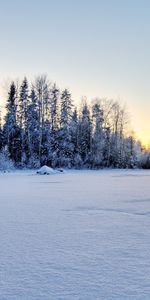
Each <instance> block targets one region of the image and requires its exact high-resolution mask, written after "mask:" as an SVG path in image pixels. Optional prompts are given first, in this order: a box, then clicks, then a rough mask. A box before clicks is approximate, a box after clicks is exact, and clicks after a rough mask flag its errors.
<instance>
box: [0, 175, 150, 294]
mask: <svg viewBox="0 0 150 300" xmlns="http://www.w3.org/2000/svg"><path fill="white" fill-rule="evenodd" d="M34 173H35V172H34V171H31V172H26V171H24V172H14V173H8V174H0V300H76V299H77V300H101V299H106V300H111V299H114V300H124V299H128V300H130V299H132V300H133V299H134V300H149V299H150V171H142V170H139V171H138V170H108V171H107V170H101V171H67V172H66V173H62V174H54V175H49V176H47V175H45V176H40V175H36V174H34Z"/></svg>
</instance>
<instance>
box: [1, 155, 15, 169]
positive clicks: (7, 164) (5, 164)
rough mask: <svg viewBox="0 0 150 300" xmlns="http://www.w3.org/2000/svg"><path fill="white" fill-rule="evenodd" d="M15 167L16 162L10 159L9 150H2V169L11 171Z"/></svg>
mask: <svg viewBox="0 0 150 300" xmlns="http://www.w3.org/2000/svg"><path fill="white" fill-rule="evenodd" d="M12 169H14V163H13V161H12V160H11V159H9V156H8V153H7V151H5V150H3V151H2V152H0V171H9V170H12Z"/></svg>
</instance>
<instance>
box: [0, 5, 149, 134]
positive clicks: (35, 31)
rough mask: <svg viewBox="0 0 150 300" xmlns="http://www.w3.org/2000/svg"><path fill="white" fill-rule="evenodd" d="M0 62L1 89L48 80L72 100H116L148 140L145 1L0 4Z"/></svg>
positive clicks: (147, 55) (147, 6)
mask: <svg viewBox="0 0 150 300" xmlns="http://www.w3.org/2000/svg"><path fill="white" fill-rule="evenodd" d="M0 62H1V63H0V82H1V83H2V85H3V84H4V81H5V80H6V79H7V78H16V77H19V78H20V77H23V76H24V75H27V76H29V77H30V76H34V75H36V74H39V73H47V74H48V76H49V78H50V79H51V80H53V81H56V82H57V83H58V85H59V86H60V87H62V88H63V87H68V88H70V90H71V91H72V94H73V97H74V98H75V99H76V100H77V99H78V100H80V98H81V96H87V97H88V98H89V99H91V98H94V97H96V96H100V97H104V96H106V97H111V98H121V99H122V101H123V102H126V103H127V106H128V108H129V110H130V112H131V116H132V123H133V127H134V129H135V130H136V131H137V133H138V134H139V136H140V137H141V138H143V140H144V139H145V140H148V139H150V138H149V133H150V122H149V114H150V84H149V81H150V1H149V0H76V1H75V0H55V1H54V0H53V1H51V0H41V1H39V0H30V1H29V0H26V1H23V0H13V1H12V0H9V1H8V0H5V1H4V0H3V1H2V0H0ZM1 94H2V92H1Z"/></svg>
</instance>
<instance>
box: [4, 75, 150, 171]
mask: <svg viewBox="0 0 150 300" xmlns="http://www.w3.org/2000/svg"><path fill="white" fill-rule="evenodd" d="M129 123H130V122H129V115H128V112H127V111H126V109H125V108H124V106H123V105H121V103H120V102H119V101H116V100H112V99H111V100H110V99H101V98H95V99H94V100H92V101H91V102H90V104H89V102H88V101H86V98H83V99H82V101H81V103H80V105H78V106H77V105H75V103H74V101H73V100H72V95H71V93H70V91H69V90H68V89H64V90H61V89H60V88H59V87H58V86H57V85H56V83H51V82H50V81H49V80H48V78H47V76H45V75H41V76H37V77H36V78H35V79H34V81H33V82H29V81H28V79H27V78H26V77H25V78H24V79H23V81H22V82H21V84H20V85H19V84H15V82H11V84H10V86H9V90H8V97H7V100H6V107H5V115H4V117H3V118H2V117H1V119H0V164H3V163H4V161H7V162H9V163H10V164H12V165H14V166H15V167H17V168H24V167H27V168H38V167H39V166H42V165H44V164H46V165H48V166H51V167H53V168H56V167H64V168H91V169H96V168H136V167H143V168H149V167H150V155H149V152H148V151H146V150H144V149H143V148H142V146H141V143H140V142H139V141H136V139H135V138H134V134H133V133H132V130H131V129H130V125H129Z"/></svg>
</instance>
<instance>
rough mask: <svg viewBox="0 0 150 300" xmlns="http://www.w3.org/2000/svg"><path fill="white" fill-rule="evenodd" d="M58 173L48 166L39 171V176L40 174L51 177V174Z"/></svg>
mask: <svg viewBox="0 0 150 300" xmlns="http://www.w3.org/2000/svg"><path fill="white" fill-rule="evenodd" d="M55 173H56V171H55V170H54V169H52V168H50V167H48V166H46V165H45V166H43V167H41V168H40V169H39V170H38V171H37V174H40V175H50V174H55Z"/></svg>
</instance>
